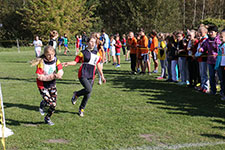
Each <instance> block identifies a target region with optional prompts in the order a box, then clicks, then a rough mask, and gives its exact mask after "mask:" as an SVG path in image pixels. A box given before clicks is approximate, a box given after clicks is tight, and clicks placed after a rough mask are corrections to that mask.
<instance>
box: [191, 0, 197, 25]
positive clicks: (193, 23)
mask: <svg viewBox="0 0 225 150" xmlns="http://www.w3.org/2000/svg"><path fill="white" fill-rule="evenodd" d="M196 6H197V0H195V6H194V15H193V21H192V27H194V26H195V19H196Z"/></svg>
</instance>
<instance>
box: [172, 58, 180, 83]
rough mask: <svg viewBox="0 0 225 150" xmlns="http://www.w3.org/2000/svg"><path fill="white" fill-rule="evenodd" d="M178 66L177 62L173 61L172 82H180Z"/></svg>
mask: <svg viewBox="0 0 225 150" xmlns="http://www.w3.org/2000/svg"><path fill="white" fill-rule="evenodd" d="M177 68H178V66H177V60H172V61H171V74H172V80H173V81H178V69H177Z"/></svg>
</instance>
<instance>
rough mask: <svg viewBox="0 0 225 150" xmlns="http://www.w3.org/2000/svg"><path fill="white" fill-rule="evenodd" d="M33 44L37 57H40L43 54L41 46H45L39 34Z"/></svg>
mask: <svg viewBox="0 0 225 150" xmlns="http://www.w3.org/2000/svg"><path fill="white" fill-rule="evenodd" d="M33 45H34V50H35V54H36V57H39V56H40V55H41V47H42V46H43V44H42V41H41V40H39V37H38V36H35V40H34V42H33Z"/></svg>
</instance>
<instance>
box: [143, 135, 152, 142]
mask: <svg viewBox="0 0 225 150" xmlns="http://www.w3.org/2000/svg"><path fill="white" fill-rule="evenodd" d="M153 136H154V135H152V134H141V135H140V137H141V138H144V139H145V140H146V141H149V142H152V137H153Z"/></svg>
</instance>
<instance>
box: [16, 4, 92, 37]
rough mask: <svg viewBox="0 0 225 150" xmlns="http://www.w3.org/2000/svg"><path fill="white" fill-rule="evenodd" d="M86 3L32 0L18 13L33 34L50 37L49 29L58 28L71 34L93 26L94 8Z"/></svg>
mask: <svg viewBox="0 0 225 150" xmlns="http://www.w3.org/2000/svg"><path fill="white" fill-rule="evenodd" d="M85 3H86V1H85V0H72V1H69V0H32V1H28V2H27V5H26V6H25V7H24V8H21V9H20V10H19V11H17V14H19V15H20V16H21V17H22V18H23V20H22V22H21V24H22V25H23V27H24V28H25V29H27V30H30V31H31V32H32V34H33V35H35V34H38V35H42V36H43V38H44V39H48V33H49V31H50V30H57V31H58V32H59V33H60V34H64V33H67V34H68V35H69V36H71V35H74V34H76V33H78V32H79V31H82V30H89V29H90V27H91V26H92V24H91V21H92V20H93V18H91V16H92V15H93V11H92V9H93V8H90V7H89V8H87V7H86V6H85Z"/></svg>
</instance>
